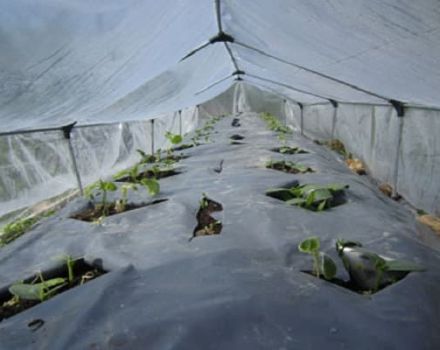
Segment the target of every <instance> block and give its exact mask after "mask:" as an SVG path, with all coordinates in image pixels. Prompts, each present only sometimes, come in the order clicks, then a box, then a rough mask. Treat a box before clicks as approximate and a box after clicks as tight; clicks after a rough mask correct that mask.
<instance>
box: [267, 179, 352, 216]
mask: <svg viewBox="0 0 440 350" xmlns="http://www.w3.org/2000/svg"><path fill="white" fill-rule="evenodd" d="M297 186H299V185H292V186H291V185H285V186H282V187H278V188H275V189H269V190H267V191H266V196H268V197H272V198H275V199H278V200H281V201H284V202H286V204H289V205H294V206H298V207H300V208H303V209H307V210H311V211H317V212H319V211H323V210H327V209H330V208H334V207H337V206H339V205H342V204H345V203H346V202H347V200H346V195H345V191H344V190H337V191H331V196H328V197H327V193H326V196H325V197H323V196H322V194H320V193H319V192H318V191H319V190H317V192H316V194H315V195H313V196H312V195H311V194H307V196H305V197H303V196H302V195H296V194H295V187H297ZM307 186H308V185H307ZM312 186H313V185H312ZM310 196H312V197H310ZM324 201H325V203H323V202H324Z"/></svg>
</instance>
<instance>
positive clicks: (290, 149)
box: [271, 146, 309, 154]
mask: <svg viewBox="0 0 440 350" xmlns="http://www.w3.org/2000/svg"><path fill="white" fill-rule="evenodd" d="M271 151H272V152H277V153H281V154H306V153H309V152H307V151H306V150H303V149H302V148H299V147H287V146H283V147H276V148H272V149H271Z"/></svg>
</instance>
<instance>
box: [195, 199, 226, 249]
mask: <svg viewBox="0 0 440 350" xmlns="http://www.w3.org/2000/svg"><path fill="white" fill-rule="evenodd" d="M206 202H207V203H208V204H207V206H206V207H204V208H202V207H200V209H199V211H198V212H197V216H196V218H197V226H196V228H195V229H194V232H193V236H192V237H191V238H190V240H192V239H193V238H195V237H198V236H210V235H218V234H220V232H221V231H222V228H223V225H222V223H221V222H219V221H217V220H216V219H215V218H213V217H212V216H211V214H212V213H213V212H216V211H222V210H223V206H222V205H221V204H220V203H218V202H215V201H213V200H212V199H209V198H206Z"/></svg>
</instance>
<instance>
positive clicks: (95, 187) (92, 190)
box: [84, 166, 160, 217]
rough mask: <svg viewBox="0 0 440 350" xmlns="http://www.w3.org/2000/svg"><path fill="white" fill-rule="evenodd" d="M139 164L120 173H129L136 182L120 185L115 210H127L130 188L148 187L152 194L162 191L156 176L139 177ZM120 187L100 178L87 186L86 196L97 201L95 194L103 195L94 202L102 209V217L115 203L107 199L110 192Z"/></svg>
mask: <svg viewBox="0 0 440 350" xmlns="http://www.w3.org/2000/svg"><path fill="white" fill-rule="evenodd" d="M137 172H138V166H134V167H133V168H130V169H128V170H125V171H123V172H120V173H118V174H117V175H115V176H117V177H121V176H124V175H126V174H127V175H128V176H129V177H130V179H132V180H133V182H134V183H129V184H123V185H121V186H120V198H119V199H117V200H116V202H115V203H114V206H115V211H116V212H117V213H121V212H123V211H125V209H126V206H127V202H128V192H129V190H132V191H137V190H138V185H141V186H143V187H144V188H146V189H147V191H148V193H149V194H150V195H151V196H156V195H157V194H158V193H159V192H160V185H159V182H158V181H157V180H156V179H155V178H149V179H147V178H144V179H138V175H137V174H138V173H137ZM117 189H118V187H117V186H116V184H115V183H114V182H112V181H103V180H102V179H99V180H98V181H97V182H95V183H92V184H91V185H89V186H87V187H86V189H85V191H84V193H85V196H86V197H88V198H89V199H90V200H92V201H93V202H95V196H96V195H101V201H100V202H97V203H94V205H95V209H97V210H99V211H100V214H101V217H106V216H108V214H109V210H110V207H111V205H112V204H113V203H109V202H108V200H107V197H108V193H109V192H116V191H117Z"/></svg>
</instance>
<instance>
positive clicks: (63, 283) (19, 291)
mask: <svg viewBox="0 0 440 350" xmlns="http://www.w3.org/2000/svg"><path fill="white" fill-rule="evenodd" d="M77 260H78V259H73V258H72V257H70V256H67V257H65V258H64V261H65V264H66V268H67V278H63V277H55V278H51V279H48V280H45V279H44V277H43V275H42V273H41V272H39V273H37V274H36V277H35V278H34V280H33V281H31V282H30V283H25V282H22V281H21V282H17V283H14V284H12V285H11V286H10V287H9V292H10V293H11V294H12V295H13V298H12V299H11V300H10V301H9V302H8V303H9V304H10V305H11V304H17V303H19V302H20V300H21V299H22V300H33V301H40V302H42V301H45V300H47V299H49V298H51V297H53V296H54V295H55V294H57V293H58V292H59V291H60V289H62V288H64V287H68V286H72V285H73V284H74V280H75V278H76V276H75V274H74V265H75V263H76V261H77ZM84 282H85V280H84V279H81V282H80V284H83V283H84Z"/></svg>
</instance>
